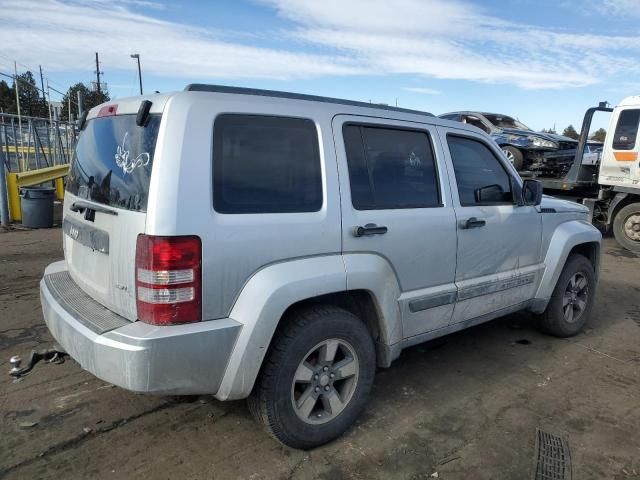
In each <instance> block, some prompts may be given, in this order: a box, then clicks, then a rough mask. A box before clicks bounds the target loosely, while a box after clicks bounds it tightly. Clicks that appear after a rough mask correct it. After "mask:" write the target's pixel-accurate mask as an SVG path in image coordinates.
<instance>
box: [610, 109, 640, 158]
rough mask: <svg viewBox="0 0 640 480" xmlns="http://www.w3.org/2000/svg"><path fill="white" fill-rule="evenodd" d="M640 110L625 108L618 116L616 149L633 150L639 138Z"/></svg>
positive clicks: (614, 144) (615, 139)
mask: <svg viewBox="0 0 640 480" xmlns="http://www.w3.org/2000/svg"><path fill="white" fill-rule="evenodd" d="M639 125H640V110H624V111H622V112H621V113H620V117H619V118H618V125H617V126H616V133H615V135H614V136H613V148H614V150H633V149H634V147H635V146H636V139H637V138H638V127H639Z"/></svg>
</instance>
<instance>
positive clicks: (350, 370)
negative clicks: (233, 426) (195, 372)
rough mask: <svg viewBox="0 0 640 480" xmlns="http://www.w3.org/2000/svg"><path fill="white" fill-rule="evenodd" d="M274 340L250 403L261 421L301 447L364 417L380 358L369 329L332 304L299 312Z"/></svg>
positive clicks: (326, 439) (333, 435)
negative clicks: (376, 352) (377, 362)
mask: <svg viewBox="0 0 640 480" xmlns="http://www.w3.org/2000/svg"><path fill="white" fill-rule="evenodd" d="M284 321H285V322H286V323H285V324H284V326H283V328H282V329H280V331H279V332H278V335H277V337H275V338H274V340H273V344H272V346H271V348H270V351H269V353H268V355H267V358H265V361H264V365H263V368H262V370H261V373H260V376H259V378H258V380H257V382H256V385H255V387H254V389H253V392H252V394H251V396H250V397H249V399H248V404H249V410H250V411H251V413H252V415H253V417H254V418H255V419H256V421H257V422H258V423H260V424H262V425H263V426H264V427H265V429H266V430H267V432H268V433H269V434H271V436H273V437H274V438H275V439H276V440H278V441H280V442H281V443H283V444H285V445H287V446H289V447H292V448H300V449H310V448H314V447H317V446H319V445H323V444H325V443H327V442H329V441H331V440H333V439H335V438H337V437H339V436H340V435H342V434H343V433H344V432H345V431H346V430H347V429H348V428H349V427H350V426H351V425H352V424H353V423H354V422H355V420H356V419H357V418H358V416H359V415H360V413H362V411H363V409H364V407H365V405H366V402H367V398H368V396H369V391H370V390H371V386H372V384H373V378H374V375H375V368H376V355H375V349H374V345H373V340H372V338H371V335H370V334H369V331H368V330H367V327H366V326H365V325H364V324H363V323H362V321H360V319H358V317H356V316H355V315H353V314H352V313H350V312H348V311H346V310H343V309H341V308H337V307H333V306H322V305H318V306H313V307H309V308H305V309H303V310H299V311H297V312H294V313H293V314H292V315H291V316H289V318H286V319H285V320H284Z"/></svg>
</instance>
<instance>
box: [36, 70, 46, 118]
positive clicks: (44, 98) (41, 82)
mask: <svg viewBox="0 0 640 480" xmlns="http://www.w3.org/2000/svg"><path fill="white" fill-rule="evenodd" d="M38 68H39V69H40V87H42V101H43V102H44V108H47V98H46V97H45V94H44V77H43V76H42V65H38Z"/></svg>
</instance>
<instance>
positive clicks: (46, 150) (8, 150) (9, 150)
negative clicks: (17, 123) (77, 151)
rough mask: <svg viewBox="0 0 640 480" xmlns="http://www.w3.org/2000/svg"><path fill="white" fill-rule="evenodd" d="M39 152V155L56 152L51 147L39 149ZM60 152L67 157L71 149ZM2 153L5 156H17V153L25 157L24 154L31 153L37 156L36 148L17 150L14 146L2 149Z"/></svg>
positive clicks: (63, 149)
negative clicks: (10, 154)
mask: <svg viewBox="0 0 640 480" xmlns="http://www.w3.org/2000/svg"><path fill="white" fill-rule="evenodd" d="M37 150H38V153H42V152H44V153H45V154H51V153H52V152H53V151H54V149H53V148H50V147H43V148H38V149H37ZM60 150H61V151H62V152H63V153H64V154H65V155H66V154H67V153H68V152H69V149H67V148H62V149H60ZM2 151H3V152H4V153H5V154H9V153H12V154H16V153H17V154H21V155H24V154H27V153H30V154H34V155H35V153H36V147H17V148H16V147H14V146H13V145H9V146H8V147H2Z"/></svg>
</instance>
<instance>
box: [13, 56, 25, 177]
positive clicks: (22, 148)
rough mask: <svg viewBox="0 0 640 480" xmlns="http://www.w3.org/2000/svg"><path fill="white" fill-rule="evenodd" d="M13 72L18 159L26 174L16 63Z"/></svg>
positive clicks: (21, 168) (21, 169) (22, 170)
mask: <svg viewBox="0 0 640 480" xmlns="http://www.w3.org/2000/svg"><path fill="white" fill-rule="evenodd" d="M13 71H14V73H15V74H16V76H15V80H14V83H15V84H16V107H17V108H18V131H19V132H20V133H19V135H18V136H19V137H20V149H21V152H20V153H18V158H19V159H20V171H21V172H24V171H25V164H24V157H23V155H24V143H23V141H22V115H21V114H20V93H19V92H18V83H19V82H18V64H17V63H16V62H15V61H14V62H13Z"/></svg>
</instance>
